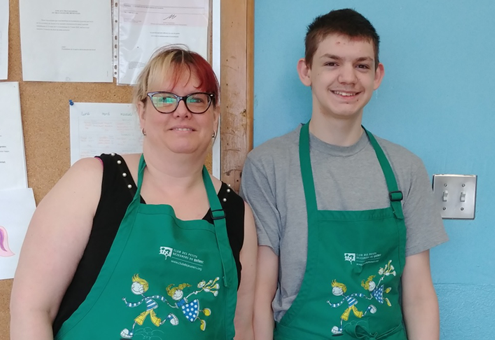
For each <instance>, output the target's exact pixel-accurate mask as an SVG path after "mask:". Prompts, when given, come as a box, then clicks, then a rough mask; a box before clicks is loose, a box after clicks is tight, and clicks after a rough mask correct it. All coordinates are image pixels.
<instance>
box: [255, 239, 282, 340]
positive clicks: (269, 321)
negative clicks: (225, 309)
mask: <svg viewBox="0 0 495 340" xmlns="http://www.w3.org/2000/svg"><path fill="white" fill-rule="evenodd" d="M257 272H258V275H257V276H256V295H255V298H254V335H255V339H256V340H272V339H273V330H274V327H275V321H274V318H273V309H272V301H273V298H274V297H275V293H276V292H277V285H278V256H277V255H276V254H275V253H274V252H273V250H272V249H271V248H270V247H268V246H260V247H258V267H257Z"/></svg>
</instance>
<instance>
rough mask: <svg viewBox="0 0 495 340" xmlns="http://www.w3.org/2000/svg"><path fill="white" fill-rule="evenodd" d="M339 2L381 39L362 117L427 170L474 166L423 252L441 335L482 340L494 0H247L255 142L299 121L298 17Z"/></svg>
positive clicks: (304, 109)
mask: <svg viewBox="0 0 495 340" xmlns="http://www.w3.org/2000/svg"><path fill="white" fill-rule="evenodd" d="M474 4H475V5H474ZM344 7H350V8H354V9H356V10H357V11H359V12H361V13H362V14H363V15H365V16H366V17H367V18H368V19H369V20H370V21H371V22H372V23H373V25H374V26H375V28H376V29H377V31H378V33H379V34H380V36H381V41H382V42H381V53H380V59H381V61H382V62H383V64H384V65H385V78H384V81H383V82H382V85H381V87H380V88H379V89H378V90H377V91H376V92H375V94H374V97H373V98H372V100H371V101H370V104H369V105H368V106H367V108H366V109H365V113H364V125H365V126H366V127H367V128H368V129H370V130H371V131H372V132H374V133H376V134H377V135H379V136H381V137H383V138H386V139H389V140H391V141H393V142H396V143H398V144H401V145H403V146H405V147H407V148H408V149H410V150H411V151H413V152H414V153H416V154H417V155H418V156H420V157H421V158H422V159H423V161H424V163H425V165H426V168H427V170H428V173H429V174H430V175H433V174H439V173H453V174H475V175H478V194H477V206H476V219H475V220H472V221H459V220H445V227H446V230H447V232H448V234H449V237H450V241H449V242H448V243H446V244H444V245H441V246H439V247H437V248H434V249H433V250H432V252H431V257H432V260H431V261H432V272H433V279H434V283H435V288H436V290H437V293H438V298H439V302H440V313H441V316H440V317H441V339H442V340H457V339H476V340H485V339H486V340H493V339H495V317H493V314H492V311H493V309H494V307H495V284H494V283H495V264H494V262H495V226H494V220H495V209H494V203H493V202H494V201H495V199H494V200H493V201H490V196H489V195H490V193H492V195H495V171H494V170H493V169H495V93H494V92H495V62H494V61H493V60H495V37H494V35H495V18H494V15H495V2H493V1H491V0H478V1H476V2H470V1H464V0H450V1H448V0H437V1H432V2H427V1H422V2H420V3H418V2H417V1H412V0H403V1H392V0H377V1H354V0H352V1H351V0H348V1H331V2H330V1H325V0H314V1H312V0H307V1H304V2H303V1H284V0H269V1H261V0H258V1H256V2H255V88H254V92H255V103H254V109H255V112H254V118H255V119H254V143H255V145H259V144H260V143H262V142H263V141H265V140H267V139H269V138H272V137H275V136H278V135H281V134H283V133H286V132H288V131H290V130H292V129H293V128H294V127H295V126H296V125H297V124H298V123H300V122H305V121H307V120H308V119H309V117H310V114H311V93H310V90H309V89H308V88H306V87H305V86H303V85H302V84H301V83H300V82H299V78H298V76H297V72H296V63H297V60H298V59H299V58H301V57H302V56H303V55H304V43H303V41H304V35H305V31H306V26H307V25H308V24H309V23H310V22H311V21H312V20H313V19H314V17H315V16H317V15H319V14H323V13H326V12H328V11H329V10H331V9H337V8H344ZM491 197H492V199H493V197H495V196H491ZM490 207H492V208H490Z"/></svg>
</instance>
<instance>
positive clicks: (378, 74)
mask: <svg viewBox="0 0 495 340" xmlns="http://www.w3.org/2000/svg"><path fill="white" fill-rule="evenodd" d="M384 75H385V68H384V67H383V64H382V63H379V64H378V67H377V68H376V70H375V80H374V86H373V90H376V89H377V88H379V87H380V84H381V83H382V79H383V76H384Z"/></svg>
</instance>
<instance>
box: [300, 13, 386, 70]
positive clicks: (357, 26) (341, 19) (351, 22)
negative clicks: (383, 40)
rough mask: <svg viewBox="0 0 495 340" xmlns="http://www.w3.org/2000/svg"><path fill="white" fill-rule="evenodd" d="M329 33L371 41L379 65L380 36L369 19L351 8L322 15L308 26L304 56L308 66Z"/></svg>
mask: <svg viewBox="0 0 495 340" xmlns="http://www.w3.org/2000/svg"><path fill="white" fill-rule="evenodd" d="M329 34H341V35H345V36H348V37H350V38H362V39H365V40H368V41H370V42H371V43H372V44H373V47H374V48H375V68H376V67H378V62H379V61H378V50H379V45H380V37H379V36H378V34H377V33H376V30H375V28H374V27H373V25H372V24H371V23H370V22H369V21H368V19H366V18H365V17H364V16H362V15H361V14H359V13H358V12H356V11H355V10H353V9H349V8H346V9H339V10H334V11H331V12H329V13H327V14H324V15H320V16H318V17H316V18H315V20H313V22H312V23H311V24H310V25H309V26H308V31H307V33H306V38H305V45H306V46H305V47H306V52H305V56H304V60H305V61H306V64H307V65H308V66H310V67H311V64H312V62H313V56H314V54H315V53H316V50H317V49H318V45H319V44H320V43H321V42H322V40H323V39H325V38H326V37H327V36H328V35H329Z"/></svg>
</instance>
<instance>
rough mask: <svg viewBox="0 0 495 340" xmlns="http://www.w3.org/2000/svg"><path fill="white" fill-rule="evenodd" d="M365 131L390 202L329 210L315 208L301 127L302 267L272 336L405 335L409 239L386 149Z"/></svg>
mask: <svg viewBox="0 0 495 340" xmlns="http://www.w3.org/2000/svg"><path fill="white" fill-rule="evenodd" d="M365 131H366V130H365ZM366 133H367V135H368V138H369V140H370V142H371V145H372V146H373V148H374V150H375V153H376V155H377V157H378V161H379V163H380V165H381V168H382V171H383V173H384V175H385V180H386V182H387V187H388V191H389V196H390V207H388V208H385V209H375V210H363V211H329V210H318V207H317V203H316V194H315V185H314V180H313V172H312V169H311V159H310V147H309V123H308V124H305V125H303V126H302V128H301V132H300V139H299V158H300V163H301V173H302V181H303V186H304V193H305V198H306V209H307V213H308V253H307V263H306V272H305V274H304V279H303V282H302V285H301V288H300V291H299V293H298V295H297V297H296V299H295V300H294V302H293V303H292V305H291V307H290V308H289V310H288V311H287V312H286V314H285V315H284V316H283V318H282V320H280V322H279V323H278V324H277V325H276V328H275V339H277V340H282V339H284V340H285V339H287V340H289V339H291V340H292V339H293V340H296V339H297V340H301V339H305V340H306V339H308V340H320V339H321V340H323V339H339V340H344V339H363V340H379V339H380V340H381V339H388V340H406V339H407V335H406V332H405V328H404V325H403V319H402V311H401V299H400V289H401V284H400V282H401V281H400V279H401V276H402V271H403V269H404V264H405V244H406V227H405V224H404V216H403V213H402V207H401V202H400V201H401V200H402V193H401V192H400V191H398V188H397V182H396V180H395V177H394V174H393V171H392V168H391V167H390V164H389V162H388V161H387V158H386V157H385V154H384V153H383V151H382V149H381V148H380V146H379V145H378V143H377V141H376V139H375V138H374V137H373V135H372V134H371V133H369V132H368V131H366Z"/></svg>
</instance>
